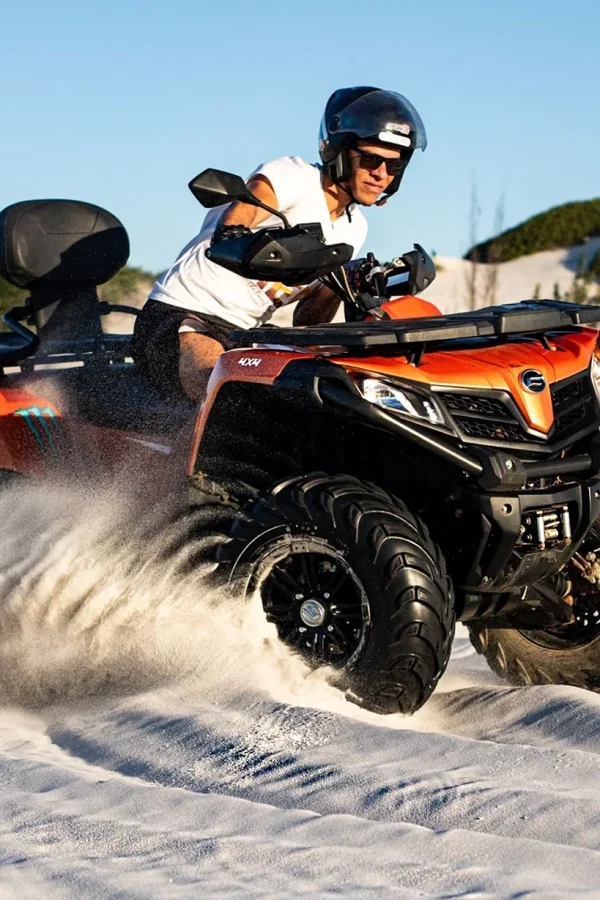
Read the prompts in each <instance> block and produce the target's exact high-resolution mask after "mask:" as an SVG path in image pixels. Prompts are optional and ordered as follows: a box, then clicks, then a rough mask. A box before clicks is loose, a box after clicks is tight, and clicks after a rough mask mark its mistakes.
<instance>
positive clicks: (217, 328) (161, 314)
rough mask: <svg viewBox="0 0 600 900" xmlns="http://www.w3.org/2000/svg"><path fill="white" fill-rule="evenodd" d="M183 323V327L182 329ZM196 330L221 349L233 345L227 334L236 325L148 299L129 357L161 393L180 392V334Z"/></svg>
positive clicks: (138, 319) (139, 316)
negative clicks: (130, 356) (182, 331)
mask: <svg viewBox="0 0 600 900" xmlns="http://www.w3.org/2000/svg"><path fill="white" fill-rule="evenodd" d="M184 322H185V323H186V326H189V327H185V326H184ZM182 326H183V327H184V330H185V331H195V332H198V333H200V334H206V335H207V337H210V338H212V339H213V340H215V341H218V342H219V343H220V344H222V345H223V349H224V350H231V349H232V348H233V347H234V346H235V344H233V343H232V342H231V341H230V340H229V335H230V334H231V332H232V331H233V330H234V328H235V326H234V325H232V324H231V322H225V321H224V320H223V319H219V318H218V317H217V316H207V315H204V314H203V315H199V314H198V313H195V312H191V311H190V310H189V309H182V308H181V307H180V306H171V305H170V304H169V303H163V302H162V301H161V300H147V301H146V303H145V305H144V307H143V309H142V311H141V312H140V314H139V315H138V317H137V319H136V322H135V329H134V333H133V340H132V342H131V355H132V356H133V359H134V360H135V363H136V365H137V366H138V368H139V369H140V370H141V371H142V372H144V374H145V375H147V376H148V377H149V378H150V380H151V381H153V382H154V384H155V385H156V386H157V387H158V388H159V390H160V391H161V393H165V394H166V393H172V392H173V391H175V392H177V391H180V390H181V387H180V384H179V333H180V329H181V328H182Z"/></svg>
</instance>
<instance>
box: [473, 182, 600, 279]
mask: <svg viewBox="0 0 600 900" xmlns="http://www.w3.org/2000/svg"><path fill="white" fill-rule="evenodd" d="M598 236H600V198H598V199H595V200H583V201H580V202H576V203H565V204H563V205H562V206H555V207H554V208H553V209H549V210H547V212H543V213H540V214H539V215H537V216H533V217H532V218H531V219H527V221H526V222H522V223H521V224H520V225H517V226H515V227H514V228H509V229H508V230H507V231H503V232H502V234H500V235H498V236H497V237H495V238H490V240H487V241H483V242H482V243H480V244H476V245H475V246H474V247H471V249H470V250H469V251H468V253H466V254H465V257H464V258H465V259H470V260H475V261H476V262H508V260H511V259H518V258H519V257H520V256H528V255H529V254H531V253H540V252H541V251H542V250H554V249H556V248H557V247H572V246H573V245H574V244H580V243H582V242H583V241H585V240H586V238H591V237H598ZM492 256H493V259H492ZM598 257H600V254H598ZM596 265H597V266H598V269H599V270H600V259H597V262H596Z"/></svg>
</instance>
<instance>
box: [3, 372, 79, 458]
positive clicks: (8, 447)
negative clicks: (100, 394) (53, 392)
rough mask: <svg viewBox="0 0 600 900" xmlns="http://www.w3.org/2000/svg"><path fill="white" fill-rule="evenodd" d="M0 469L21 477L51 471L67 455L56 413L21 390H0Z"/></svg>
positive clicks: (66, 436)
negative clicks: (18, 473) (18, 474)
mask: <svg viewBox="0 0 600 900" xmlns="http://www.w3.org/2000/svg"><path fill="white" fill-rule="evenodd" d="M0 417H1V423H0V469H9V470H12V471H14V472H21V473H23V474H24V475H33V474H36V475H37V474H43V473H45V472H48V471H52V470H55V469H56V468H57V466H59V465H60V463H61V460H62V461H64V460H66V459H67V457H68V455H69V447H70V437H69V434H68V432H67V430H66V429H65V426H64V422H63V420H62V417H61V413H60V410H58V409H57V407H55V406H54V404H52V403H50V402H49V401H48V400H47V399H46V398H45V397H42V396H39V395H37V394H34V393H33V392H31V391H28V390H24V389H21V388H13V389H11V388H9V389H5V390H3V391H0Z"/></svg>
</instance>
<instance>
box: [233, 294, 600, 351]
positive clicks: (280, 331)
mask: <svg viewBox="0 0 600 900" xmlns="http://www.w3.org/2000/svg"><path fill="white" fill-rule="evenodd" d="M593 322H600V306H587V305H583V304H580V303H568V302H565V301H561V300H523V301H521V302H520V303H509V304H505V305H504V306H488V307H486V308H484V309H478V310H475V311H474V312H465V313H453V314H451V315H448V316H435V317H431V318H424V319H385V320H378V321H377V322H346V323H343V322H342V323H333V324H329V325H303V326H298V327H296V328H293V327H292V328H271V327H267V328H265V327H262V328H250V329H248V330H247V331H241V330H235V331H232V333H231V334H230V336H229V339H230V340H231V341H232V342H233V343H236V344H240V345H244V346H248V344H276V345H287V346H292V347H339V346H342V347H362V348H368V347H382V346H384V347H385V346H395V345H398V344H429V343H433V342H438V341H454V340H459V339H465V338H485V337H503V336H505V335H516V334H543V333H546V332H549V331H559V330H561V329H564V328H572V327H573V326H574V325H584V324H586V323H593Z"/></svg>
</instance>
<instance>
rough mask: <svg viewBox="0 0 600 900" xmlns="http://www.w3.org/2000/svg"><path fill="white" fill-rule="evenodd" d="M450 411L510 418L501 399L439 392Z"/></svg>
mask: <svg viewBox="0 0 600 900" xmlns="http://www.w3.org/2000/svg"><path fill="white" fill-rule="evenodd" d="M438 396H439V397H440V399H441V400H442V401H443V402H444V403H445V405H446V407H447V408H448V409H449V410H451V412H453V413H454V412H455V411H456V412H457V413H461V412H468V413H480V414H481V415H482V416H498V417H499V418H501V419H512V416H511V414H510V412H509V410H508V409H507V407H506V405H505V404H504V403H503V402H502V400H493V399H488V397H476V396H473V395H472V394H439V395H438Z"/></svg>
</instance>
